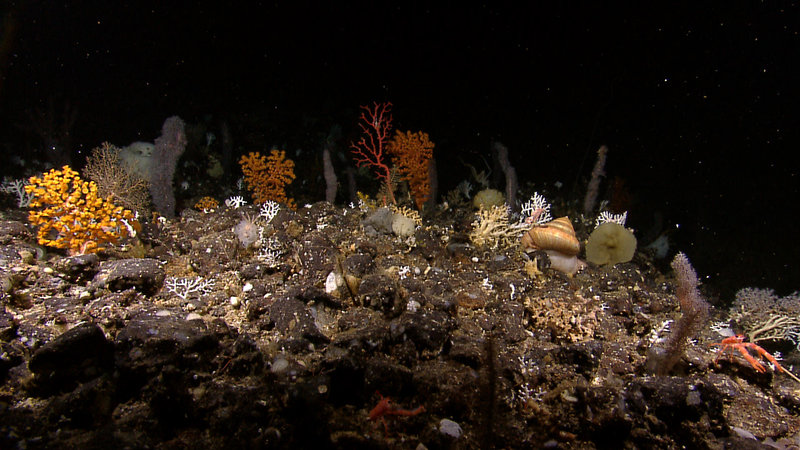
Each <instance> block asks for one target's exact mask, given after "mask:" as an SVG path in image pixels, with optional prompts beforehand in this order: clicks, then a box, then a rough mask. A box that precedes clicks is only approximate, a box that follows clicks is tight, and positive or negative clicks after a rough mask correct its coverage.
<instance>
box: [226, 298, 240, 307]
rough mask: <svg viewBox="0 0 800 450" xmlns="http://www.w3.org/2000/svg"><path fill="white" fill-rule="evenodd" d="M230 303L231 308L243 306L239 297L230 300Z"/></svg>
mask: <svg viewBox="0 0 800 450" xmlns="http://www.w3.org/2000/svg"><path fill="white" fill-rule="evenodd" d="M228 301H229V302H230V303H231V306H233V307H234V308H238V307H239V305H241V304H242V301H241V300H240V299H239V297H236V296H233V297H231V298H230V300H228Z"/></svg>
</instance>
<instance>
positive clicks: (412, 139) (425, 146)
mask: <svg viewBox="0 0 800 450" xmlns="http://www.w3.org/2000/svg"><path fill="white" fill-rule="evenodd" d="M433 147H434V144H433V142H431V141H430V139H429V138H428V133H423V132H422V131H418V132H416V133H412V132H410V131H406V132H405V133H403V132H402V131H398V132H397V134H395V136H394V138H392V140H391V141H390V142H389V147H388V150H389V153H390V154H391V155H392V161H394V165H395V166H396V167H397V169H398V170H399V171H400V173H401V174H403V176H404V177H405V179H406V180H408V184H409V185H410V188H411V195H412V196H413V197H414V202H415V203H416V204H417V208H418V209H422V205H424V204H425V202H427V201H428V196H429V195H430V193H431V185H430V179H429V178H428V165H429V164H430V160H431V158H432V157H433Z"/></svg>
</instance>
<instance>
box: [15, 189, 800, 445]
mask: <svg viewBox="0 0 800 450" xmlns="http://www.w3.org/2000/svg"><path fill="white" fill-rule="evenodd" d="M246 212H249V213H250V214H252V215H256V214H257V213H258V210H257V209H256V208H254V207H249V208H248V207H243V208H240V209H232V208H225V207H222V208H220V209H219V210H217V211H213V212H210V213H203V212H198V211H193V210H185V211H184V213H183V214H182V216H181V217H180V218H176V219H174V220H171V221H153V222H152V223H146V224H145V225H144V229H143V230H142V231H141V232H140V233H139V235H138V237H137V240H136V242H133V243H129V244H127V245H125V246H123V247H121V248H117V249H113V250H109V251H106V252H104V253H101V254H99V255H97V254H91V255H81V256H72V257H69V256H66V255H65V254H64V253H63V252H62V253H59V252H57V251H56V252H54V251H52V250H48V251H45V249H42V248H41V247H40V246H38V245H37V244H36V239H35V237H34V233H33V232H32V230H31V229H30V228H29V227H28V226H27V221H26V215H25V211H22V210H16V209H11V210H7V211H5V212H3V213H2V220H0V274H1V275H2V287H3V289H2V303H0V305H2V306H1V307H0V378H1V379H2V385H1V386H0V448H25V449H35V448H80V449H91V448H104V449H105V448H157V449H172V448H193V449H194V448H212V449H213V448H226V449H230V448H315V449H319V448H346V449H359V448H369V449H372V448H375V449H380V448H412V449H423V448H428V449H444V448H459V449H460V448H475V449H479V448H480V449H486V448H701V449H702V448H713V449H717V448H798V432H799V431H800V417H798V412H799V411H800V384H798V383H797V382H796V381H794V380H792V379H791V378H789V377H787V376H785V375H784V374H780V373H775V372H774V371H767V372H766V373H759V372H757V371H755V370H754V369H753V367H751V366H750V364H748V363H747V362H746V361H745V360H744V359H742V358H741V357H735V358H721V359H719V361H718V364H715V363H714V361H715V359H716V356H717V355H716V353H715V352H714V349H713V348H712V347H710V345H709V344H711V343H714V342H719V341H720V339H721V338H720V336H719V335H718V334H717V333H715V332H713V331H711V329H710V328H709V327H705V328H704V330H703V331H702V332H701V334H700V335H699V336H697V337H696V338H697V339H696V340H693V341H692V342H691V343H690V344H689V346H688V347H687V349H686V352H685V354H684V355H683V357H682V359H681V360H680V361H679V362H678V364H676V366H675V367H674V368H673V369H672V370H671V371H670V372H669V373H668V374H664V375H656V374H653V373H650V372H651V371H649V370H647V369H646V366H645V362H646V359H647V351H648V349H649V348H650V347H652V346H653V345H656V342H657V341H658V339H659V334H658V331H659V330H660V329H661V327H662V325H663V323H664V322H665V321H667V320H669V319H676V318H678V317H679V316H680V310H679V306H678V302H677V300H676V298H675V292H674V291H675V289H674V288H675V286H674V279H673V278H672V276H671V274H670V273H663V272H662V271H661V270H659V268H657V267H656V265H654V264H653V262H652V259H651V258H650V257H649V256H648V255H647V254H643V253H637V254H636V256H635V257H634V259H633V260H632V261H631V262H629V263H624V264H618V265H616V266H613V267H598V266H595V265H592V264H589V265H588V266H587V267H586V268H584V269H583V270H582V271H580V272H579V273H577V274H576V275H575V276H573V277H569V276H566V275H564V274H562V273H560V272H557V271H554V270H552V269H549V268H548V267H547V259H546V258H544V257H541V255H539V256H540V257H537V256H536V255H535V254H534V255H530V256H526V255H523V253H522V252H521V251H520V250H519V248H517V247H513V246H512V247H510V248H506V249H503V248H500V249H494V250H492V249H485V248H477V247H475V246H473V245H471V244H470V240H469V238H468V236H467V233H468V232H469V224H470V222H471V221H472V218H473V215H474V211H470V210H469V209H467V208H464V209H463V210H460V209H450V210H437V211H436V212H434V213H432V214H430V215H429V216H427V217H425V218H424V220H423V225H422V226H420V227H418V228H417V229H416V230H415V231H414V234H413V237H411V238H399V237H397V236H395V235H394V234H393V233H391V232H389V231H387V230H381V229H375V227H373V226H371V225H369V222H368V221H366V219H367V217H368V216H369V214H370V213H369V212H365V211H361V210H359V209H358V208H341V207H337V206H333V205H331V204H328V203H324V202H320V203H315V204H313V205H309V206H307V207H300V208H299V209H298V210H297V211H290V210H286V209H282V210H281V211H280V212H279V213H278V214H277V216H275V217H274V219H273V220H272V221H271V222H270V224H269V226H268V230H267V231H266V233H267V234H269V235H270V238H272V239H273V240H274V242H279V243H280V248H281V250H280V252H279V253H278V254H279V256H278V257H277V259H276V260H275V261H274V262H272V263H269V264H267V263H265V262H264V260H263V259H259V258H258V257H257V256H258V255H257V254H256V250H254V249H252V248H244V247H243V246H242V244H241V242H240V240H239V238H238V237H237V236H236V234H235V233H234V227H235V226H236V225H237V223H239V222H240V221H241V220H242V217H243V215H244V214H245V213H246ZM576 228H578V233H579V236H580V237H583V238H584V239H585V238H586V232H585V230H583V229H582V227H580V226H577V227H576ZM198 277H200V278H198ZM192 283H199V284H196V285H193V284H192ZM712 320H726V311H725V309H724V308H719V309H714V310H713V311H712ZM785 357H786V360H785V361H784V363H785V364H784V366H785V367H791V366H793V365H795V366H796V365H798V363H799V362H800V360H798V355H797V354H796V352H791V353H788V354H787V355H785ZM384 399H390V403H388V404H387V403H386V402H385V400H384ZM376 406H377V407H378V408H376ZM381 407H384V408H383V409H381ZM404 412H405V413H404Z"/></svg>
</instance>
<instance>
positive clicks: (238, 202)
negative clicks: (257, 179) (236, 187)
mask: <svg viewBox="0 0 800 450" xmlns="http://www.w3.org/2000/svg"><path fill="white" fill-rule="evenodd" d="M246 204H247V200H245V199H244V198H243V197H242V196H241V195H234V196H233V197H228V199H227V200H225V206H227V207H228V208H233V209H239V208H240V207H242V206H244V205H246Z"/></svg>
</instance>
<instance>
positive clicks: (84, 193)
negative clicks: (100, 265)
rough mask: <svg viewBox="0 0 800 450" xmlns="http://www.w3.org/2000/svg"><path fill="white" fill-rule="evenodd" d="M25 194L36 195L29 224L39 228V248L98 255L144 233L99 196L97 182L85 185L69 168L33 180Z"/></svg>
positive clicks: (128, 214) (131, 217) (123, 212)
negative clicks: (101, 251) (61, 249)
mask: <svg viewBox="0 0 800 450" xmlns="http://www.w3.org/2000/svg"><path fill="white" fill-rule="evenodd" d="M29 181H30V184H29V185H28V186H25V191H26V192H28V193H31V194H33V199H32V200H31V204H30V207H31V208H32V210H31V211H30V213H29V214H28V220H29V221H30V223H31V224H32V225H34V226H37V227H39V229H38V231H37V238H38V240H39V244H41V245H47V246H50V247H55V248H66V249H68V251H69V253H70V254H71V255H76V254H84V253H95V252H98V251H100V250H103V249H104V248H105V247H104V246H105V244H109V243H111V244H115V243H116V242H117V241H118V239H119V238H120V237H127V236H132V235H133V236H135V235H136V232H137V231H139V230H140V229H141V226H140V225H139V222H138V221H137V220H136V218H135V217H134V214H133V213H132V212H131V211H129V210H127V209H124V208H122V207H121V206H115V205H114V204H113V203H112V202H111V198H110V197H109V198H106V199H103V198H101V197H99V196H98V194H97V184H96V183H95V182H94V181H84V180H82V179H81V178H80V177H79V176H78V173H77V172H75V171H74V170H72V169H71V168H70V167H69V166H64V167H63V168H62V169H61V170H56V169H52V170H50V171H49V172H47V173H45V174H44V175H43V176H42V177H41V178H39V177H31V178H30V180H29Z"/></svg>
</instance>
